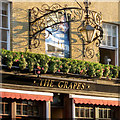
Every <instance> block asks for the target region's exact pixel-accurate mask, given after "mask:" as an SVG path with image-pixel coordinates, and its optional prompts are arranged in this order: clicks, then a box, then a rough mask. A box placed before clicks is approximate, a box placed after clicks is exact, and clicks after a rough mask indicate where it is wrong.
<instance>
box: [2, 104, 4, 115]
mask: <svg viewBox="0 0 120 120" xmlns="http://www.w3.org/2000/svg"><path fill="white" fill-rule="evenodd" d="M2 114H4V104H2Z"/></svg>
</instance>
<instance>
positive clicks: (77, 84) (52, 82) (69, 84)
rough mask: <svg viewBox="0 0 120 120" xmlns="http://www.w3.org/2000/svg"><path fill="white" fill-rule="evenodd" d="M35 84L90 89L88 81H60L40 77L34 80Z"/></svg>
mask: <svg viewBox="0 0 120 120" xmlns="http://www.w3.org/2000/svg"><path fill="white" fill-rule="evenodd" d="M34 85H35V86H40V87H49V88H63V89H74V90H85V89H89V88H90V85H88V83H82V82H74V81H62V80H61V81H60V80H52V79H40V80H39V81H34Z"/></svg>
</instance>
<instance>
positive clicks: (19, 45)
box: [12, 8, 29, 51]
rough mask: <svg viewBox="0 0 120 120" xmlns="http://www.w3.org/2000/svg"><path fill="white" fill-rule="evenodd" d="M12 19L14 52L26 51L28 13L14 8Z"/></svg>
mask: <svg viewBox="0 0 120 120" xmlns="http://www.w3.org/2000/svg"><path fill="white" fill-rule="evenodd" d="M12 11H13V18H12V26H13V41H12V45H13V48H12V49H13V51H24V50H25V48H26V47H28V28H29V26H28V11H26V10H23V9H20V8H14V9H13V10H12Z"/></svg>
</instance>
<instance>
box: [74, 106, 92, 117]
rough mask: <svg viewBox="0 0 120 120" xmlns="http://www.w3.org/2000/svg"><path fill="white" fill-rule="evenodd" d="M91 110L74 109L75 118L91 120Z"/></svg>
mask: <svg viewBox="0 0 120 120" xmlns="http://www.w3.org/2000/svg"><path fill="white" fill-rule="evenodd" d="M93 114H94V113H93V108H92V107H77V106H76V107H75V118H86V119H88V118H89V119H91V118H93Z"/></svg>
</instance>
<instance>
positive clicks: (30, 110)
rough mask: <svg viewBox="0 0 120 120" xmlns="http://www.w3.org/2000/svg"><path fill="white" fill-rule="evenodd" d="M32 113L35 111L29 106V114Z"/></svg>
mask: <svg viewBox="0 0 120 120" xmlns="http://www.w3.org/2000/svg"><path fill="white" fill-rule="evenodd" d="M32 111H33V109H32V106H30V105H29V106H28V114H29V115H32Z"/></svg>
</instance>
